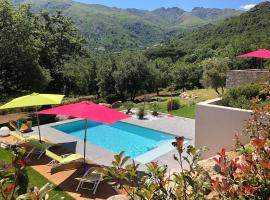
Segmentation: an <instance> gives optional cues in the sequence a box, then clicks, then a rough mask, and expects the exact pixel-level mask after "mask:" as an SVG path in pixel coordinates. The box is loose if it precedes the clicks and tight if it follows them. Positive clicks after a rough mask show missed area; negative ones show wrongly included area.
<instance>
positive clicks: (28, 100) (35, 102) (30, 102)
mask: <svg viewBox="0 0 270 200" xmlns="http://www.w3.org/2000/svg"><path fill="white" fill-rule="evenodd" d="M63 98H64V95H57V94H38V93H33V94H30V95H26V96H22V97H18V98H16V99H13V100H12V101H10V102H8V103H6V104H5V105H2V106H1V107H0V109H8V108H21V107H30V106H43V105H54V104H60V103H61V102H62V99H63Z"/></svg>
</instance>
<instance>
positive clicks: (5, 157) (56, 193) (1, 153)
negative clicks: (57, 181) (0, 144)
mask: <svg viewBox="0 0 270 200" xmlns="http://www.w3.org/2000/svg"><path fill="white" fill-rule="evenodd" d="M12 156H13V155H12V154H11V153H10V152H9V151H7V150H4V149H1V148H0V160H1V161H4V162H7V163H10V162H11V161H12ZM26 171H27V174H28V178H29V185H28V188H31V187H33V186H37V187H38V188H41V187H42V186H44V185H45V184H46V183H48V182H49V181H48V180H47V179H46V178H45V177H43V176H42V175H40V174H39V173H38V172H37V171H35V170H34V169H33V168H32V167H29V166H28V167H27V168H26ZM49 196H50V199H55V200H60V199H61V200H62V199H66V200H73V198H72V197H71V196H69V195H68V194H67V193H65V192H64V191H62V190H61V189H60V188H57V187H56V188H55V189H54V190H52V191H51V192H50V193H49ZM0 199H1V197H0Z"/></svg>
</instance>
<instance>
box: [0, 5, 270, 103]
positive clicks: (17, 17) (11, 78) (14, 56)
mask: <svg viewBox="0 0 270 200" xmlns="http://www.w3.org/2000/svg"><path fill="white" fill-rule="evenodd" d="M43 2H46V1H45V0H44V1H43ZM60 2H62V1H60ZM71 3H72V2H71ZM72 4H73V3H72ZM51 5H52V6H54V5H55V4H48V5H47V6H51ZM61 5H62V4H61ZM75 5H81V4H75ZM95 6H97V7H98V8H99V9H98V11H97V12H100V11H99V10H107V9H108V8H107V7H104V6H98V5H95ZM75 7H76V6H75ZM75 7H73V8H75ZM90 7H91V6H90ZM0 8H1V9H0V16H1V17H0V24H2V25H3V27H2V28H1V32H0V55H1V56H0V58H1V59H0V66H1V69H0V73H1V76H2V77H3V79H0V83H1V84H0V91H1V94H2V95H1V98H2V101H5V99H9V98H11V97H12V96H19V95H21V94H27V93H29V92H33V91H35V92H43V93H45V92H46V93H63V94H65V95H66V96H75V97H76V96H80V95H81V96H84V95H87V96H88V95H95V96H96V97H97V98H98V99H99V101H102V102H109V103H112V102H115V101H118V100H122V101H126V100H134V99H135V98H136V96H138V95H142V94H145V93H153V92H154V93H156V94H157V95H159V91H160V90H162V89H163V88H167V89H168V90H170V91H171V90H182V91H185V90H192V89H196V88H203V87H208V86H210V87H212V88H214V89H215V90H216V91H217V93H219V95H222V94H223V92H224V89H223V88H224V86H225V80H226V71H227V70H228V69H242V68H250V67H254V68H255V67H267V66H269V61H268V63H267V61H262V65H261V63H260V60H259V59H240V58H236V56H237V55H239V54H240V53H245V52H247V51H251V50H256V49H258V48H268V49H270V48H269V47H270V46H269V45H270V41H269V40H270V39H269V38H270V37H269V32H270V31H269V29H270V22H269V20H268V19H269V18H270V3H269V2H265V3H261V4H260V5H258V6H256V7H255V8H253V9H252V10H251V11H249V12H246V13H243V14H241V15H240V16H238V17H232V18H230V19H227V20H225V21H224V22H222V23H219V24H217V25H207V26H205V27H204V28H201V29H199V30H196V31H193V32H192V33H190V34H182V36H181V37H178V38H174V39H172V40H171V41H170V43H168V44H166V45H163V46H157V47H154V48H148V49H146V50H138V49H133V50H130V49H127V50H125V51H118V52H113V53H112V52H111V53H103V54H100V53H97V52H95V51H91V50H90V49H89V48H87V47H86V45H85V44H86V43H85V42H84V41H85V38H84V37H82V36H81V34H80V30H78V29H77V28H76V25H75V24H74V23H73V22H72V20H71V19H70V18H69V17H67V16H65V15H64V14H63V13H61V12H56V13H53V14H52V13H44V12H42V13H31V12H30V11H31V10H34V9H35V7H34V8H30V7H28V6H21V7H19V8H16V7H14V6H13V5H11V4H9V3H7V1H5V0H0ZM85 8H86V7H85ZM94 10H95V9H93V12H94ZM115 10H118V9H115ZM163 10H164V9H161V10H160V11H158V12H159V13H160V15H161V13H163ZM114 12H116V11H114ZM123 12H133V13H136V15H140V13H141V12H142V13H141V14H142V15H143V13H144V12H147V11H139V10H134V9H132V10H130V9H129V10H124V11H123ZM156 12H157V11H156ZM178 12H180V11H178ZM121 13H122V12H121ZM176 13H177V12H176ZM163 14H164V13H163ZM197 15H199V14H197ZM200 15H201V14H200ZM133 16H134V15H133ZM202 16H203V15H202ZM203 17H204V18H206V17H207V18H208V17H209V16H203ZM111 18H112V17H111ZM173 18H174V15H172V16H170V17H168V19H167V20H168V21H172V22H171V23H174V22H173ZM22 25H23V26H22ZM131 28H132V29H133V30H134V26H132V27H131ZM117 33H120V34H122V32H121V31H117ZM107 34H108V37H104V38H106V39H107V40H109V39H110V38H111V37H112V34H111V33H107ZM136 41H139V40H136ZM213 84H214V85H213Z"/></svg>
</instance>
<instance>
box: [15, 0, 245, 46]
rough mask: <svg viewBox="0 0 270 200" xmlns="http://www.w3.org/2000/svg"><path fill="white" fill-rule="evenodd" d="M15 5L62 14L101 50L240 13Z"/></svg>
mask: <svg viewBox="0 0 270 200" xmlns="http://www.w3.org/2000/svg"><path fill="white" fill-rule="evenodd" d="M14 3H15V4H16V5H21V4H25V3H29V4H31V5H32V11H34V12H39V11H41V10H47V11H49V12H54V11H56V10H60V11H62V12H63V13H64V14H65V15H67V16H70V17H71V18H72V20H73V21H74V22H75V23H76V26H77V27H78V28H79V30H80V31H81V33H82V34H83V35H84V36H85V38H86V39H87V44H88V47H90V48H92V49H95V48H96V49H99V50H104V49H106V50H121V49H126V48H144V47H147V46H152V45H155V44H159V43H160V42H162V41H164V40H166V39H167V38H169V37H171V36H172V35H177V34H179V33H181V32H185V31H187V30H189V29H191V28H196V27H200V26H202V25H205V24H208V23H214V22H216V21H220V20H223V19H224V18H226V17H230V16H233V15H238V14H239V13H240V11H237V10H233V9H226V10H222V9H204V8H196V9H195V10H194V11H192V12H186V11H184V10H182V9H180V8H168V9H166V8H160V9H156V10H154V11H146V10H138V9H118V8H110V7H106V6H102V5H89V4H83V3H78V2H74V1H72V0H14ZM193 12H194V14H193Z"/></svg>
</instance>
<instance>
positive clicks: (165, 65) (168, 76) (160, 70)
mask: <svg viewBox="0 0 270 200" xmlns="http://www.w3.org/2000/svg"><path fill="white" fill-rule="evenodd" d="M147 66H148V69H149V73H150V77H149V78H148V79H147V82H148V84H149V87H148V88H153V89H154V90H155V91H156V93H157V95H159V89H160V88H165V87H167V86H169V84H170V83H171V81H172V73H171V62H169V61H168V60H166V59H160V58H159V59H156V60H154V61H149V62H148V63H147Z"/></svg>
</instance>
